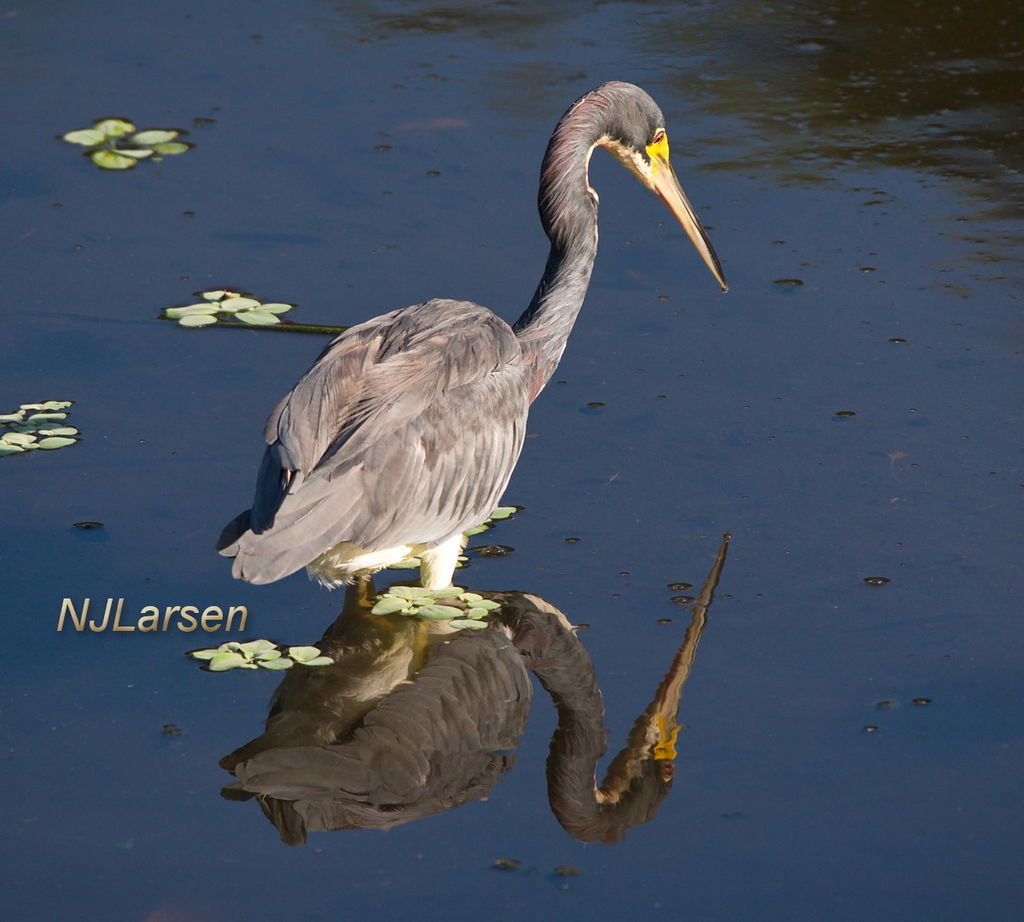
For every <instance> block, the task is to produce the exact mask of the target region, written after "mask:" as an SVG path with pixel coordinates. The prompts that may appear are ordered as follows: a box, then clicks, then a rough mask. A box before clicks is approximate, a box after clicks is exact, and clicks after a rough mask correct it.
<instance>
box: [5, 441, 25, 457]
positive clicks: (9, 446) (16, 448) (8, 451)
mask: <svg viewBox="0 0 1024 922" xmlns="http://www.w3.org/2000/svg"><path fill="white" fill-rule="evenodd" d="M24 450H25V449H24V448H22V447H21V446H20V445H14V444H13V443H11V442H2V441H0V455H16V454H18V452H22V451H24Z"/></svg>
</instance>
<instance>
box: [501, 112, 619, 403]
mask: <svg viewBox="0 0 1024 922" xmlns="http://www.w3.org/2000/svg"><path fill="white" fill-rule="evenodd" d="M588 102H589V103H590V104H589V105H587V104H586V103H588ZM595 103H596V100H595V99H594V98H593V97H591V99H590V100H587V99H586V98H585V99H584V100H580V102H579V103H577V104H576V105H575V106H573V107H572V108H571V109H570V110H569V111H568V112H567V113H566V114H565V116H563V117H562V120H561V121H560V122H559V123H558V126H557V127H556V128H555V132H554V134H553V135H552V136H551V140H550V141H549V142H548V149H547V152H546V153H545V155H544V163H543V165H542V167H541V175H540V190H539V192H538V195H537V200H538V208H539V211H540V218H541V223H542V224H543V225H544V232H545V233H546V234H547V235H548V238H549V239H550V240H551V251H550V253H549V254H548V261H547V265H546V266H545V267H544V275H543V276H542V278H541V280H540V284H539V285H538V286H537V291H536V293H535V294H534V296H533V300H532V301H531V302H530V306H529V307H527V309H526V310H525V311H524V312H523V315H522V316H521V317H520V318H519V319H518V320H517V321H516V322H515V324H514V325H513V327H512V328H513V330H515V333H516V336H517V337H518V338H519V342H520V343H521V345H522V349H523V355H524V357H525V358H526V360H527V363H528V364H529V365H530V366H531V370H532V376H531V379H530V400H531V401H532V400H533V399H534V398H535V397H536V396H537V394H539V393H540V392H541V390H542V389H543V387H544V385H545V384H547V382H548V379H549V378H550V377H551V375H552V374H553V373H554V370H555V368H557V367H558V362H559V360H560V359H561V357H562V352H563V350H564V349H565V343H566V340H567V339H568V338H569V333H570V332H571V331H572V327H573V324H574V323H575V321H576V317H577V315H578V314H579V312H580V308H581V307H582V306H583V298H584V297H585V296H586V293H587V286H588V285H589V284H590V273H591V270H592V269H593V266H594V258H595V256H596V255H597V193H596V192H594V190H593V189H591V188H590V184H589V182H588V178H587V168H588V166H589V164H590V155H591V154H592V153H593V150H594V148H595V147H596V146H597V144H598V143H599V142H600V141H601V140H602V139H603V138H604V137H606V135H605V132H604V131H603V130H602V126H601V125H600V122H599V120H597V121H595V119H594V118H593V106H594V105H595Z"/></svg>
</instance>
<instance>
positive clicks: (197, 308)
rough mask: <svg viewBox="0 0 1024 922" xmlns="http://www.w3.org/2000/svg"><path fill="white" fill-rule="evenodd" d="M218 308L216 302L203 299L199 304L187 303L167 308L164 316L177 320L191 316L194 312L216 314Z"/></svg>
mask: <svg viewBox="0 0 1024 922" xmlns="http://www.w3.org/2000/svg"><path fill="white" fill-rule="evenodd" d="M218 309H219V308H218V305H216V304H211V303H210V302H209V301H201V302H200V303H199V304H186V305H185V306H184V307H168V308H165V309H164V316H165V317H169V318H170V319H171V320H177V319H178V318H179V317H189V316H191V315H192V314H216V313H217V311H218Z"/></svg>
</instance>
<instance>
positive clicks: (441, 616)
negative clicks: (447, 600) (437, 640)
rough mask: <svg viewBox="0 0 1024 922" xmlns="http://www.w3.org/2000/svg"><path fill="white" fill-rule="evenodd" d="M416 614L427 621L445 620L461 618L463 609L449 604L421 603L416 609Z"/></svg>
mask: <svg viewBox="0 0 1024 922" xmlns="http://www.w3.org/2000/svg"><path fill="white" fill-rule="evenodd" d="M416 614H417V615H418V616H419V617H420V618H426V619H427V620H429V621H446V620H451V619H452V618H461V617H462V615H463V611H462V609H461V608H455V607H453V606H451V605H422V606H420V607H419V608H418V609H416Z"/></svg>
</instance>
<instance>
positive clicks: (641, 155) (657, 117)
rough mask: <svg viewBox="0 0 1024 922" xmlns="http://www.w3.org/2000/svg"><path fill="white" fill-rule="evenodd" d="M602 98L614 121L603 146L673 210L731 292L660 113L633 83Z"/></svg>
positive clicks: (609, 87) (607, 89) (604, 90)
mask: <svg viewBox="0 0 1024 922" xmlns="http://www.w3.org/2000/svg"><path fill="white" fill-rule="evenodd" d="M597 92H599V93H601V94H602V95H603V96H604V97H605V100H606V101H607V104H608V110H607V114H608V116H610V118H609V122H608V129H607V130H606V131H605V133H604V134H602V135H601V137H600V138H599V139H598V141H597V144H598V146H599V147H603V148H604V149H605V150H607V151H608V152H609V153H610V154H611V155H612V156H613V157H615V159H616V160H618V161H619V162H620V163H621V164H622V165H623V166H624V167H626V169H628V170H629V171H630V172H631V173H632V174H633V175H634V176H635V177H636V178H637V179H638V180H639V181H640V182H641V183H643V184H644V185H645V186H646V187H647V188H648V189H650V190H651V191H652V192H654V193H655V194H656V195H657V196H658V197H659V198H660V199H661V200H662V201H663V202H664V203H665V204H666V205H667V206H668V209H669V211H671V212H672V214H673V215H674V216H675V219H676V220H677V221H678V222H679V223H680V224H681V225H682V228H683V230H684V231H686V235H687V236H688V237H689V238H690V241H691V242H692V243H693V245H694V246H695V247H696V248H697V252H698V253H700V255H701V258H702V259H703V260H704V263H705V265H707V267H708V268H709V269H710V270H711V273H712V275H714V277H715V278H716V279H717V280H718V284H719V285H721V287H722V291H728V290H729V286H728V285H727V284H726V282H725V274H724V273H723V271H722V264H721V263H720V262H719V261H718V256H717V255H716V254H715V250H714V248H713V247H712V246H711V241H710V240H709V239H708V235H707V232H706V231H705V230H704V228H703V227H702V226H701V223H700V221H699V220H698V219H697V215H696V214H695V213H694V210H693V206H692V205H691V204H690V202H689V199H687V197H686V193H685V192H683V188H682V186H681V185H680V184H679V180H678V179H676V174H675V171H674V170H673V169H672V164H671V163H670V162H669V146H668V134H667V132H666V131H665V117H664V116H663V115H662V114H661V109H659V108H658V105H657V103H655V101H654V100H653V99H651V97H650V96H648V95H647V93H645V92H644V91H643V90H642V89H640V87H638V86H633V85H632V84H629V83H609V84H605V85H604V86H603V87H600V88H599V90H598V91H597Z"/></svg>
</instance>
